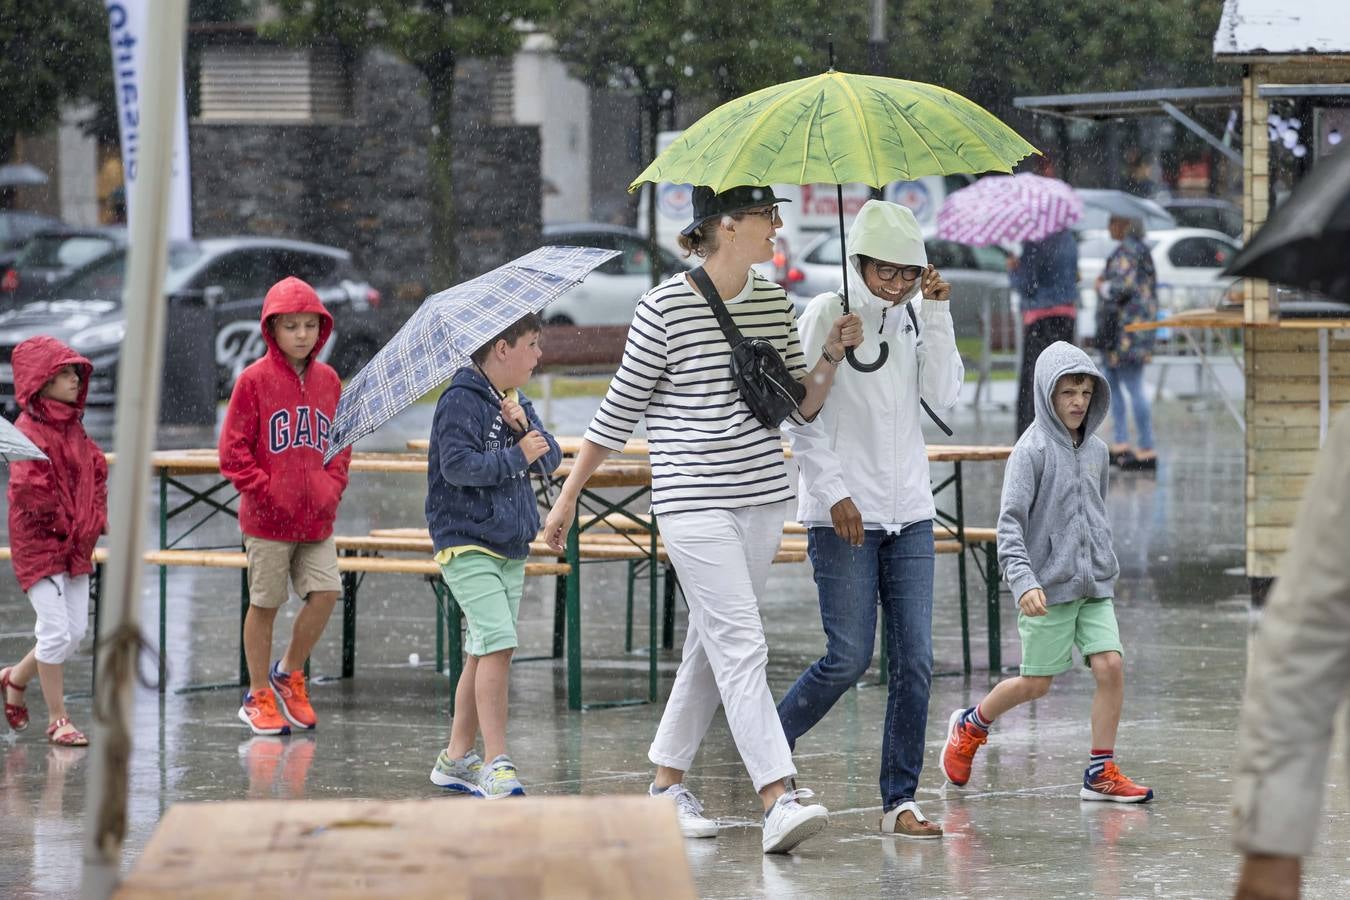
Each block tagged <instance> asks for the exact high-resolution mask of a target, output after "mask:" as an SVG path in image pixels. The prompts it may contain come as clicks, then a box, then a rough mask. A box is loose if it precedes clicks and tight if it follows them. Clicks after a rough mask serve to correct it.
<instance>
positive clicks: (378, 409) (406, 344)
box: [324, 247, 619, 462]
mask: <svg viewBox="0 0 1350 900" xmlns="http://www.w3.org/2000/svg"><path fill="white" fill-rule="evenodd" d="M618 254H619V251H617V250H596V249H594V248H592V247H541V248H540V249H538V250H535V251H533V252H531V253H527V254H525V255H524V256H522V257H520V258H518V259H515V260H512V261H511V262H509V263H507V264H506V265H504V266H499V267H498V268H496V269H493V270H492V271H491V272H488V273H487V274H485V275H480V276H479V277H477V278H475V279H473V280H472V281H466V282H464V283H463V284H459V285H455V286H454V287H452V288H448V289H447V290H444V291H441V292H440V293H438V294H432V295H431V296H430V297H428V298H427V299H426V301H424V302H423V303H422V305H421V307H420V308H418V310H417V312H416V313H414V314H413V315H412V317H411V318H410V319H408V321H407V322H406V323H404V325H403V327H402V328H400V329H399V331H398V334H396V335H394V337H393V340H391V341H390V342H389V343H388V344H386V345H385V346H384V347H383V348H382V349H381V350H380V352H379V353H376V354H375V356H374V357H373V358H372V359H371V360H370V362H369V363H367V364H366V366H365V368H363V369H362V370H361V371H360V372H357V373H356V377H354V378H353V379H352V380H351V381H350V382H349V383H348V384H347V387H346V389H344V390H343V392H342V400H341V401H340V402H339V403H338V409H337V416H336V417H335V418H334V420H333V427H332V430H331V432H330V438H331V442H330V444H329V447H328V452H327V453H325V454H324V462H328V461H329V460H331V459H332V458H333V457H334V456H336V455H337V454H338V453H339V452H341V451H342V450H343V449H344V448H346V447H349V446H351V445H352V444H354V443H355V442H356V441H357V440H359V439H360V438H363V437H365V436H366V435H368V434H370V433H372V432H374V431H375V429H376V428H379V427H380V426H381V425H383V424H384V423H385V422H388V421H389V420H390V419H392V418H393V417H394V416H395V415H397V414H398V413H399V412H401V411H403V410H404V409H407V408H408V407H409V406H411V405H412V404H413V403H414V402H415V401H416V400H417V398H418V397H421V396H422V395H423V394H425V393H427V392H428V391H431V390H434V389H435V388H437V387H439V386H440V385H442V384H444V383H445V382H446V381H447V380H448V379H449V378H450V376H451V375H453V374H454V373H455V371H456V370H457V369H461V368H463V367H464V366H466V365H468V364H469V355H470V354H471V353H473V351H475V350H477V349H478V348H479V347H481V346H483V345H484V344H486V343H487V342H488V341H490V340H492V339H493V338H494V337H496V336H497V335H499V334H501V333H502V331H504V330H505V329H506V327H507V326H508V325H510V324H511V323H512V322H515V321H516V320H517V319H519V318H520V317H521V316H523V315H525V314H526V313H532V312H539V311H540V310H542V309H543V308H544V307H545V306H548V305H549V303H551V302H552V301H553V300H555V299H557V298H558V296H560V295H561V294H562V293H564V292H565V291H567V290H568V289H570V288H573V287H575V286H576V285H578V284H580V283H581V280H582V279H583V278H585V277H586V276H587V275H588V274H590V272H591V270H592V269H594V268H595V267H596V266H598V265H600V264H601V263H603V262H605V261H607V260H609V259H612V258H614V257H615V256H618Z"/></svg>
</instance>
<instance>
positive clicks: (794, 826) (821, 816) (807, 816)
mask: <svg viewBox="0 0 1350 900" xmlns="http://www.w3.org/2000/svg"><path fill="white" fill-rule="evenodd" d="M814 796H815V794H814V793H812V792H811V791H809V790H807V789H806V788H795V789H792V790H789V791H788V792H787V793H785V794H783V796H781V797H779V798H778V799H777V800H775V801H774V803H773V806H770V807H769V811H768V812H766V813H765V814H764V852H765V853H787V852H789V851H791V850H792V848H794V847H796V846H797V845H798V844H800V843H801V842H802V841H804V840H806V839H807V838H809V837H812V836H814V835H817V834H819V833H820V831H821V829H823V828H824V827H825V826H826V825H828V824H830V812H829V810H827V809H826V808H825V807H823V806H821V805H820V804H818V803H813V804H811V805H810V806H803V805H802V804H801V803H800V802H798V801H800V800H805V799H807V798H809V797H814Z"/></svg>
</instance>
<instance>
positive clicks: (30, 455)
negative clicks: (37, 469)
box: [0, 416, 47, 462]
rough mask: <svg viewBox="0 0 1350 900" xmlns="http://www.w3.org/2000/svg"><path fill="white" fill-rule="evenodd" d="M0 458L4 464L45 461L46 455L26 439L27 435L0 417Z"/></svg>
mask: <svg viewBox="0 0 1350 900" xmlns="http://www.w3.org/2000/svg"><path fill="white" fill-rule="evenodd" d="M0 457H4V460H5V462H15V461H17V460H20V459H46V458H47V454H45V453H43V452H42V451H41V450H39V449H38V448H37V444H34V443H33V442H32V441H30V440H29V439H28V435H26V434H24V433H23V432H22V431H20V430H19V429H17V428H15V427H14V426H13V425H12V424H10V422H9V420H8V419H6V418H4V417H3V416H0Z"/></svg>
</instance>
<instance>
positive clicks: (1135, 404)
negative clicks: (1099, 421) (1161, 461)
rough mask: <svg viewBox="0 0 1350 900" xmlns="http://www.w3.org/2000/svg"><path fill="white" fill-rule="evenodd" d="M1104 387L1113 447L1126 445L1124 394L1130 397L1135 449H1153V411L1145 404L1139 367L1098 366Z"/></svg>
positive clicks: (1142, 366) (1146, 391)
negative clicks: (1136, 436)
mask: <svg viewBox="0 0 1350 900" xmlns="http://www.w3.org/2000/svg"><path fill="white" fill-rule="evenodd" d="M1102 369H1103V370H1104V373H1105V375H1106V383H1107V384H1108V385H1110V387H1111V427H1112V428H1113V429H1114V431H1115V443H1117V444H1128V443H1129V442H1130V429H1129V424H1128V423H1127V422H1126V420H1125V393H1124V391H1121V387H1122V386H1123V387H1124V388H1125V390H1126V391H1129V394H1130V409H1131V411H1133V412H1134V430H1135V431H1137V432H1139V449H1140V450H1152V449H1153V410H1152V408H1151V407H1150V406H1149V402H1148V389H1147V387H1145V385H1144V364H1143V363H1121V364H1120V365H1118V366H1102Z"/></svg>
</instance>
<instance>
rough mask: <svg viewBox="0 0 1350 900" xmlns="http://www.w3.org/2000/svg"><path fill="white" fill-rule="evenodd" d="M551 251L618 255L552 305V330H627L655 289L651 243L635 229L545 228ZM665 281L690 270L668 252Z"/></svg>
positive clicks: (663, 258)
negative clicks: (555, 327)
mask: <svg viewBox="0 0 1350 900" xmlns="http://www.w3.org/2000/svg"><path fill="white" fill-rule="evenodd" d="M543 237H544V244H545V245H546V246H562V245H570V246H573V247H599V248H600V249H602V250H618V251H620V253H619V255H618V256H616V257H615V258H614V259H611V260H610V261H609V262H606V263H605V264H604V265H602V266H600V267H598V268H597V269H595V271H593V272H591V274H589V275H587V276H586V280H585V281H583V282H582V283H581V284H579V285H577V286H576V287H574V288H572V289H571V290H570V291H568V292H567V293H566V294H563V295H562V296H561V297H559V298H558V299H557V300H555V301H553V302H552V303H550V304H549V306H548V308H547V309H545V310H544V321H545V322H547V323H548V324H550V325H627V324H628V323H630V322H632V321H633V310H634V309H636V308H637V302H638V298H640V297H641V296H642V295H643V294H644V293H646V292H647V290H648V289H649V288H650V287H651V286H652V281H651V266H650V263H649V262H648V260H649V259H650V257H649V256H648V252H649V251H648V248H647V238H646V236H644V235H643V233H642V232H641V231H638V230H637V229H636V228H627V227H625V226H622V225H605V224H601V223H598V222H582V223H574V224H570V225H545V226H544V231H543ZM657 254H658V255H657V261H658V263H659V268H660V272H661V277H662V278H668V277H670V276H671V275H674V274H675V273H676V272H681V271H684V270H685V269H687V268H689V266H688V265H686V264H685V263H684V262H683V261H681V260H680V258H679V257H677V256H675V255H674V254H673V253H671V252H670V251H669V250H666V249H665V248H663V247H658V248H657Z"/></svg>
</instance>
